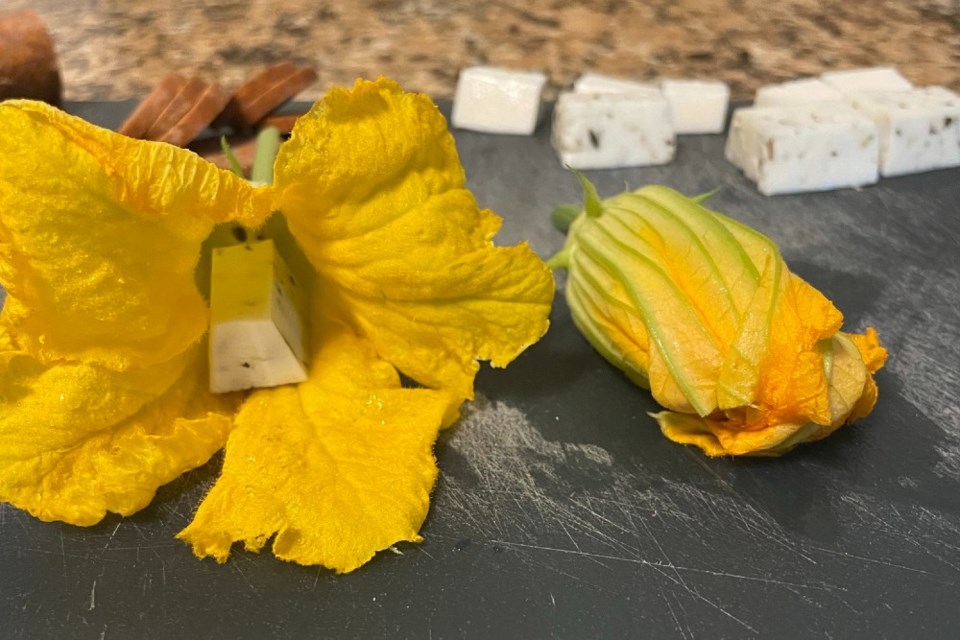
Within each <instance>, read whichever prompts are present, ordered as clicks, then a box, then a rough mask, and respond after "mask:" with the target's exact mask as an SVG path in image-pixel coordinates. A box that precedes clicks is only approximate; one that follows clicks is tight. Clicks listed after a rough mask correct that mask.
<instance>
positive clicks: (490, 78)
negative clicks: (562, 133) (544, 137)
mask: <svg viewBox="0 0 960 640" xmlns="http://www.w3.org/2000/svg"><path fill="white" fill-rule="evenodd" d="M546 81H547V77H546V76H545V75H544V74H542V73H539V72H531V71H510V70H507V69H498V68H495V67H468V68H466V69H462V70H461V71H460V77H459V79H458V80H457V90H456V93H455V94H454V98H453V114H452V117H451V120H452V121H453V126H455V127H457V128H458V129H470V130H472V131H483V132H485V133H505V134H515V135H530V134H531V133H533V132H534V130H535V129H536V128H537V121H538V120H539V118H540V94H541V93H542V92H543V85H544V84H545V83H546Z"/></svg>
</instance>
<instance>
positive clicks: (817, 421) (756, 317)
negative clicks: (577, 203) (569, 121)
mask: <svg viewBox="0 0 960 640" xmlns="http://www.w3.org/2000/svg"><path fill="white" fill-rule="evenodd" d="M581 181H582V183H583V185H584V191H585V193H586V196H585V204H584V207H583V208H582V209H579V208H578V209H577V210H576V212H575V214H574V215H575V217H573V216H569V215H568V217H573V220H572V224H571V225H570V227H569V233H568V237H567V241H566V244H565V246H564V248H563V250H562V251H561V252H560V253H559V254H558V255H557V256H555V257H554V258H552V259H551V261H550V263H551V264H552V265H553V266H555V267H565V268H567V269H568V270H569V277H568V279H567V285H566V299H567V301H568V303H569V306H570V310H571V313H572V315H573V319H574V321H575V323H576V325H577V326H578V327H579V329H580V330H581V332H582V333H583V334H584V335H585V336H586V338H587V339H588V340H589V341H590V343H591V344H592V345H593V346H594V347H595V348H596V349H597V350H598V351H599V352H600V353H601V354H602V355H603V356H604V357H605V358H606V359H607V360H609V361H610V362H611V363H613V364H614V365H616V366H617V367H619V368H620V369H622V370H623V371H624V372H625V373H626V374H627V375H628V376H629V377H630V379H631V380H633V381H634V382H635V383H637V384H638V385H640V386H642V387H645V388H648V389H650V390H651V392H652V394H653V397H654V399H655V400H656V401H657V402H658V403H660V404H661V405H663V407H665V409H666V410H665V411H661V412H659V413H657V414H655V415H654V417H655V418H656V419H657V421H658V422H659V424H660V428H661V430H662V431H663V433H664V435H666V436H667V437H668V438H670V439H671V440H673V441H675V442H679V443H686V444H694V445H697V446H698V447H700V448H701V449H703V451H704V452H706V453H707V454H708V455H711V456H720V455H780V454H782V453H784V452H786V451H788V450H789V449H791V448H793V447H794V446H795V445H797V444H799V443H801V442H809V441H813V440H818V439H820V438H824V437H826V436H827V435H829V434H830V433H832V432H833V431H834V430H836V429H837V428H838V427H840V426H841V425H843V424H845V423H847V422H850V421H852V420H855V419H857V418H860V417H863V416H865V415H867V414H868V413H869V412H870V411H871V410H872V408H873V406H874V403H875V402H876V399H877V386H876V383H875V382H874V380H873V376H872V374H873V373H874V372H875V371H877V370H878V369H879V368H880V367H881V366H882V365H883V363H884V360H885V358H886V351H885V350H884V349H883V347H881V346H880V344H879V342H878V341H877V334H876V331H874V330H873V329H868V330H867V332H866V334H864V335H858V334H850V333H845V332H842V331H840V327H841V324H842V322H843V316H842V315H841V314H840V312H839V311H838V310H837V309H836V308H835V307H834V306H833V304H832V303H831V302H830V301H829V300H827V299H826V298H825V297H824V296H823V295H822V294H821V293H820V292H819V291H817V290H816V289H814V288H813V287H811V286H810V285H809V284H807V283H806V282H804V281H803V280H801V279H800V278H799V277H797V276H796V275H794V274H792V273H790V271H789V269H788V268H787V265H786V263H785V262H784V260H783V258H782V257H781V255H780V251H779V250H778V248H777V246H776V245H775V244H774V243H773V242H772V241H771V240H770V239H769V238H767V237H765V236H764V235H762V234H760V233H759V232H757V231H755V230H753V229H751V228H749V227H747V226H744V225H743V224H740V223H738V222H736V221H734V220H732V219H730V218H728V217H726V216H724V215H722V214H720V213H716V212H713V211H710V210H708V209H706V208H705V207H703V206H702V205H701V204H700V200H701V199H700V198H698V199H691V198H686V197H684V196H682V195H681V194H679V193H677V192H675V191H673V190H671V189H668V188H666V187H659V186H648V187H644V188H642V189H639V190H637V191H635V192H632V193H624V194H621V195H618V196H615V197H613V198H609V199H607V200H603V201H601V200H600V198H599V197H598V195H597V192H596V189H595V188H594V187H593V185H591V184H590V183H589V182H588V181H587V180H586V179H585V178H583V177H582V176H581ZM570 212H571V210H570V209H561V210H558V214H559V215H560V217H561V219H562V218H563V216H564V215H565V214H569V213H570Z"/></svg>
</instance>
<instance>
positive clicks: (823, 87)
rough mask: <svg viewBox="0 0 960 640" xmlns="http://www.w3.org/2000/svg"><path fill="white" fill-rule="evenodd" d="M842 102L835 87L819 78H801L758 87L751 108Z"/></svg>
mask: <svg viewBox="0 0 960 640" xmlns="http://www.w3.org/2000/svg"><path fill="white" fill-rule="evenodd" d="M842 100H843V92H842V91H840V90H839V89H837V88H836V87H834V86H832V85H829V84H827V83H826V82H824V81H823V80H821V79H819V78H803V79H802V80H791V81H790V82H781V83H780V84H768V85H766V86H763V87H760V88H759V89H757V93H756V95H755V96H754V98H753V106H755V107H789V106H794V105H803V104H813V103H816V102H838V101H842Z"/></svg>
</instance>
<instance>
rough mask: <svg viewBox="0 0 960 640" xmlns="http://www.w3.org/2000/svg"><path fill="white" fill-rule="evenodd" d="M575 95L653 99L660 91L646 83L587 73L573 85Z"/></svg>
mask: <svg viewBox="0 0 960 640" xmlns="http://www.w3.org/2000/svg"><path fill="white" fill-rule="evenodd" d="M573 91H574V92H575V93H639V94H643V95H647V96H651V97H656V96H657V95H659V94H660V89H659V88H658V87H657V86H656V85H654V84H649V83H646V82H634V81H633V80H624V79H623V78H615V77H613V76H606V75H603V74H601V73H593V72H587V73H584V74H583V75H581V76H580V77H579V78H577V79H576V81H574V83H573Z"/></svg>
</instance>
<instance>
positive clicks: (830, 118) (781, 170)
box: [725, 103, 879, 195]
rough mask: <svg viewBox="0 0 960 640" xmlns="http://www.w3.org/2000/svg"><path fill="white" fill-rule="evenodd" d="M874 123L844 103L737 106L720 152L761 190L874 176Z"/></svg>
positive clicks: (823, 186) (820, 186) (853, 182)
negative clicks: (768, 106) (745, 107)
mask: <svg viewBox="0 0 960 640" xmlns="http://www.w3.org/2000/svg"><path fill="white" fill-rule="evenodd" d="M878 148H879V144H878V142H877V127H876V125H875V124H874V123H873V121H872V120H870V118H867V117H866V116H864V115H863V114H862V113H860V112H858V111H856V110H855V109H853V108H852V107H850V106H848V105H845V104H843V103H821V104H815V105H810V106H796V107H770V108H756V107H754V108H747V109H738V110H737V111H735V112H734V114H733V120H732V121H731V123H730V133H729V135H728V137H727V145H726V150H725V154H726V157H727V160H729V161H730V162H732V163H733V164H734V165H736V166H737V167H739V168H740V169H741V170H742V171H743V172H744V174H745V175H746V176H747V177H748V178H750V179H751V180H753V181H754V182H756V184H757V189H758V190H759V191H760V193H762V194H764V195H774V194H779V193H799V192H804V191H824V190H827V189H838V188H842V187H855V186H860V185H865V184H872V183H874V182H876V181H877V172H878V169H877V162H878Z"/></svg>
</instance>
